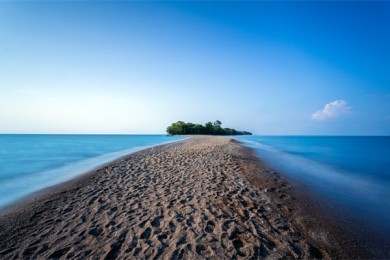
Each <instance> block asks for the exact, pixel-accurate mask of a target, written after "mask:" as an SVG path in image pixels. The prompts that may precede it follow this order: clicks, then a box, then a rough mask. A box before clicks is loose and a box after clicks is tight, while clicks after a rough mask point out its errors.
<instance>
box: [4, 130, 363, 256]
mask: <svg viewBox="0 0 390 260" xmlns="http://www.w3.org/2000/svg"><path fill="white" fill-rule="evenodd" d="M0 230H1V231H0V258H2V259H13V258H19V259H20V258H23V259H26V258H27V259H47V258H77V259H82V258H89V257H90V258H94V259H98V258H99V259H100V258H105V259H115V258H118V259H137V258H148V259H157V258H158V259H172V258H173V259H181V258H185V259H204V258H217V259H226V258H243V259H246V258H248V259H249V258H305V259H309V258H310V259H313V258H325V259H329V258H366V257H367V255H366V252H362V251H361V249H360V247H359V244H358V242H356V241H354V240H353V239H352V238H350V237H349V236H348V235H347V234H344V233H343V232H342V231H340V230H339V228H338V226H337V223H336V222H335V221H334V220H333V219H332V217H331V214H327V213H326V212H323V210H322V209H321V208H319V207H318V205H317V204H316V202H315V201H312V200H311V199H310V197H309V196H307V194H305V193H304V192H299V191H297V190H296V189H295V188H294V186H293V185H291V184H290V183H289V182H288V181H286V180H285V179H284V178H283V177H282V176H281V175H280V174H278V173H276V172H274V171H273V170H271V169H269V168H267V167H266V166H264V165H263V164H262V162H261V161H260V160H259V159H258V158H257V157H255V156H254V154H253V153H252V151H251V150H250V149H248V148H245V147H243V146H242V145H241V144H240V143H239V142H237V141H235V140H233V139H230V138H227V137H211V136H202V137H192V138H190V139H187V140H184V141H179V142H177V143H172V144H165V145H160V146H156V147H153V148H149V149H146V150H142V151H139V152H137V153H133V154H130V155H128V156H125V157H122V158H120V159H118V160H116V161H114V162H111V163H108V164H106V165H104V166H102V167H99V168H97V169H95V170H93V171H91V172H88V173H86V174H84V175H82V176H80V177H77V178H75V179H73V180H71V181H68V182H66V183H62V184H59V185H56V186H53V187H51V188H48V189H45V190H43V191H41V192H38V193H36V194H34V195H32V196H30V197H28V198H26V199H25V200H23V201H21V202H18V203H17V204H16V205H14V206H10V207H8V208H6V209H4V210H3V211H2V212H1V215H0Z"/></svg>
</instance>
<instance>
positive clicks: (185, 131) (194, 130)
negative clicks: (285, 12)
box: [167, 120, 252, 135]
mask: <svg viewBox="0 0 390 260" xmlns="http://www.w3.org/2000/svg"><path fill="white" fill-rule="evenodd" d="M221 125H222V122H221V121H219V120H217V121H215V122H214V123H212V122H208V123H206V124H205V125H204V126H203V125H201V124H193V123H185V122H183V121H177V122H176V123H173V124H172V125H170V126H168V128H167V133H168V134H170V135H252V133H250V132H246V131H237V130H235V129H231V128H222V127H221Z"/></svg>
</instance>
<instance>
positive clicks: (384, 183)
mask: <svg viewBox="0 0 390 260" xmlns="http://www.w3.org/2000/svg"><path fill="white" fill-rule="evenodd" d="M236 139H237V140H240V141H242V142H243V143H244V144H246V145H247V146H249V147H252V148H254V149H255V150H256V152H257V153H258V155H259V157H261V158H262V159H263V160H264V161H265V162H266V163H268V165H269V166H271V167H272V168H274V169H275V170H278V171H280V172H281V173H283V174H285V175H286V176H287V177H289V178H290V179H293V180H295V181H296V182H298V183H301V184H304V185H305V186H306V187H309V189H311V190H312V191H314V193H315V194H318V195H319V196H321V197H322V198H326V199H327V200H328V201H329V204H331V205H332V206H334V207H335V208H338V209H341V210H342V211H344V212H348V213H349V215H350V216H351V215H352V216H356V217H357V218H361V219H364V220H365V221H372V222H371V223H374V224H377V225H378V226H380V227H383V228H385V229H387V230H390V229H389V228H390V137H341V136H340V137H325V136H323V137H318V136H306V137H305V136H285V137H284V136H240V137H237V138H236ZM366 223H369V222H366Z"/></svg>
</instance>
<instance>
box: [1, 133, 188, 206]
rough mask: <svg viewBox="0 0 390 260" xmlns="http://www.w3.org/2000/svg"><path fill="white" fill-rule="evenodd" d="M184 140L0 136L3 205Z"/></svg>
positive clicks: (152, 136)
mask: <svg viewBox="0 0 390 260" xmlns="http://www.w3.org/2000/svg"><path fill="white" fill-rule="evenodd" d="M181 139H183V138H182V137H178V136H174V137H172V136H165V135H0V207H2V206H5V205H7V204H9V203H11V202H14V201H16V200H17V199H20V198H22V197H24V196H26V195H28V194H30V193H32V192H35V191H38V190H40V189H42V188H45V187H49V186H51V185H54V184H58V183H60V182H63V181H66V180H69V179H71V178H73V177H75V176H77V175H79V174H81V173H84V172H86V171H88V170H91V169H92V168H94V167H96V166H98V165H100V164H104V163H106V162H109V161H111V160H113V159H116V158H118V157H121V156H124V155H126V154H129V153H132V152H135V151H139V150H141V149H144V148H148V147H150V146H154V145H157V144H162V143H167V142H172V141H177V140H181Z"/></svg>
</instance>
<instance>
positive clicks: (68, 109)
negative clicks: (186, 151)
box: [0, 1, 390, 135]
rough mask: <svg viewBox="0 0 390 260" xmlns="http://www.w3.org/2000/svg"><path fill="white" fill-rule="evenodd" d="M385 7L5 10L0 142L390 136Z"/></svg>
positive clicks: (388, 16) (172, 5)
mask: <svg viewBox="0 0 390 260" xmlns="http://www.w3.org/2000/svg"><path fill="white" fill-rule="evenodd" d="M389 27H390V2H388V1H356V2H355V1H317V2H314V1H276V2H272V1H245V2H243V1H192V2H183V1H68V2H66V1H0V133H33V134H36V133H48V134H55V133H64V134H155V133H156V134H160V133H164V132H165V129H166V127H167V126H168V125H170V124H171V123H172V122H176V121H178V120H181V121H185V122H193V123H206V122H208V121H215V120H220V121H222V123H223V124H222V126H223V127H230V128H235V129H237V130H246V131H251V132H253V133H255V134H260V135H389V134H390V48H389V46H390V30H389Z"/></svg>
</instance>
